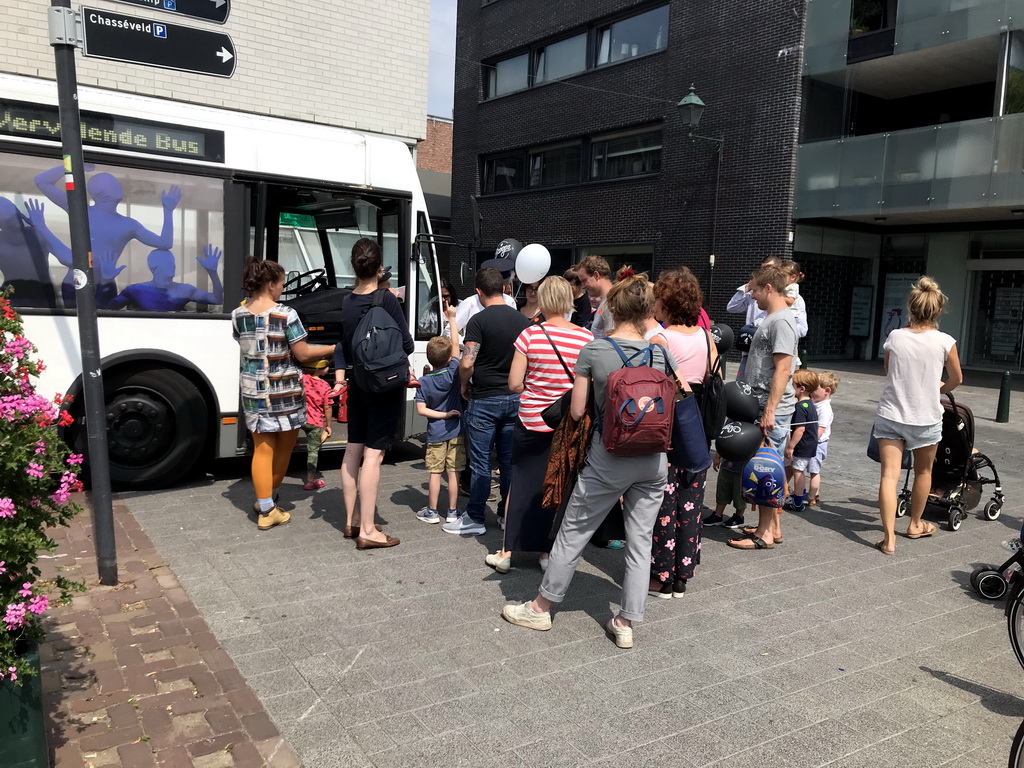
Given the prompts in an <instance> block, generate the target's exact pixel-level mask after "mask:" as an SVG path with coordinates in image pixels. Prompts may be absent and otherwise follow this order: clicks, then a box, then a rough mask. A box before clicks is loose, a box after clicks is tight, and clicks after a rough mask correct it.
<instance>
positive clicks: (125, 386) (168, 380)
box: [82, 368, 209, 489]
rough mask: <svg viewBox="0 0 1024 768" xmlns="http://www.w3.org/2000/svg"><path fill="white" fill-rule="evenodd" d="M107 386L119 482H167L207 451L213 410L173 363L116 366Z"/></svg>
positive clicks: (110, 446)
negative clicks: (142, 368)
mask: <svg viewBox="0 0 1024 768" xmlns="http://www.w3.org/2000/svg"><path fill="white" fill-rule="evenodd" d="M104 392H105V394H106V397H105V400H106V407H105V413H106V419H107V450H108V453H109V455H110V481H111V483H112V484H113V485H114V486H115V487H120V488H140V489H141V488H163V487H165V486H168V485H171V484H172V483H174V482H175V481H177V480H179V479H180V478H181V477H183V476H184V475H185V474H186V473H187V472H188V471H189V470H190V469H192V468H193V467H194V466H195V464H196V462H197V461H198V460H199V458H200V457H201V456H202V455H203V449H204V447H205V445H206V441H207V435H208V433H209V410H208V409H207V407H206V401H205V400H204V399H203V396H202V394H201V393H200V392H199V390H198V389H196V387H195V385H194V384H193V383H192V382H191V381H189V380H188V379H187V378H186V377H185V376H183V375H182V374H180V373H178V372H177V371H173V370H171V369H169V368H159V369H154V370H147V371H124V372H117V371H115V372H114V373H112V374H110V378H109V379H107V381H106V386H105V387H104ZM82 437H83V438H84V437H85V436H84V434H83V435H82Z"/></svg>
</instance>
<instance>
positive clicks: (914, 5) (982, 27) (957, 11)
mask: <svg viewBox="0 0 1024 768" xmlns="http://www.w3.org/2000/svg"><path fill="white" fill-rule="evenodd" d="M1022 22H1024V0H899V4H898V6H897V11H896V53H907V52H909V51H917V50H920V49H921V48H929V47H931V46H934V45H944V44H946V43H952V42H956V41H958V40H971V39H974V38H978V37H987V36H989V35H997V34H999V32H1000V31H1003V30H1006V29H1019V28H1021V24H1022Z"/></svg>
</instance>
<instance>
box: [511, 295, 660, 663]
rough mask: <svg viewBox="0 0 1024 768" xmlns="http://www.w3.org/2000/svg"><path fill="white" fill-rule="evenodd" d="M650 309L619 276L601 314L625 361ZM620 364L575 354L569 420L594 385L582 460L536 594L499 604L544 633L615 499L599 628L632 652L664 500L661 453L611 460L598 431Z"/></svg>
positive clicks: (608, 348)
mask: <svg viewBox="0 0 1024 768" xmlns="http://www.w3.org/2000/svg"><path fill="white" fill-rule="evenodd" d="M653 308H654V295H653V292H652V291H651V287H650V284H649V283H648V282H647V276H646V275H631V276H628V277H625V278H623V279H620V280H619V282H618V283H616V284H615V286H614V287H613V288H612V289H611V291H610V292H609V293H608V298H607V309H608V311H610V312H611V315H612V319H613V320H614V324H615V330H614V331H612V333H610V334H609V335H610V336H611V338H613V339H615V341H616V342H617V343H618V345H619V346H620V347H621V348H622V350H623V352H624V353H625V355H626V356H627V357H629V356H631V355H633V354H635V353H637V352H642V351H643V350H646V349H647V348H648V346H649V343H648V342H647V341H646V340H645V339H644V330H645V324H646V320H647V318H649V317H650V316H651V314H652V312H653ZM653 355H654V362H653V364H654V366H655V367H660V368H661V369H662V370H671V371H673V372H674V371H675V361H674V360H673V359H672V357H671V356H670V355H669V356H666V354H665V350H664V348H663V347H660V346H658V345H654V352H653ZM666 366H667V367H666ZM621 367H622V360H621V358H620V357H619V354H618V352H617V351H616V349H615V348H614V346H613V345H612V344H610V343H609V342H608V341H607V340H604V339H598V340H595V341H592V342H590V343H588V344H587V345H586V346H584V347H583V349H582V350H581V351H580V354H579V357H578V358H577V360H576V380H575V382H574V383H573V390H572V405H571V411H572V415H573V418H576V419H580V418H582V417H583V415H584V413H585V411H586V408H587V396H588V393H589V389H590V387H591V386H593V390H594V391H593V395H594V396H593V407H594V412H595V414H594V415H595V419H594V423H595V426H594V434H593V437H592V439H591V441H590V448H589V449H588V451H587V461H586V464H585V466H584V467H583V469H582V471H581V472H580V475H579V478H578V479H577V481H576V486H575V488H574V489H573V493H572V497H571V498H570V500H569V504H568V505H567V507H566V510H565V517H564V518H563V520H562V525H561V528H559V531H558V537H557V538H556V539H555V543H554V546H553V547H552V548H551V557H550V559H549V561H548V569H547V571H546V572H545V574H544V580H543V581H542V582H541V586H540V594H538V595H537V597H536V598H534V599H533V600H531V601H528V602H525V603H523V604H521V605H506V606H505V607H504V609H503V610H502V616H504V617H505V619H506V620H507V621H509V622H511V623H512V624H518V625H519V626H522V627H528V628H530V629H539V630H546V629H551V613H550V608H551V605H552V604H553V603H560V602H562V600H563V599H564V598H565V594H566V592H567V591H568V589H569V582H570V581H572V577H573V573H574V572H575V571H576V565H577V564H578V563H579V561H580V557H581V556H582V555H583V549H584V547H586V545H587V542H589V541H590V538H591V536H593V534H594V532H595V531H596V530H597V529H598V526H600V524H601V521H603V520H604V519H605V517H607V515H608V513H609V512H610V511H611V509H612V507H613V506H614V505H615V502H616V501H618V500H619V498H620V497H623V498H624V502H625V503H624V504H623V518H624V521H625V526H626V542H627V544H626V574H625V577H624V578H623V580H622V601H621V602H622V607H621V609H620V611H619V613H618V615H617V616H615V617H613V618H611V619H609V620H608V623H607V624H606V625H605V629H606V630H607V631H608V634H609V635H611V637H612V638H613V639H614V640H615V644H616V645H617V646H618V647H619V648H632V647H633V622H635V621H642V620H643V617H644V604H645V602H646V600H647V588H648V579H649V577H650V568H651V535H652V532H653V530H654V522H655V518H656V517H657V514H658V510H659V508H660V507H661V501H662V498H663V496H664V490H665V482H666V479H665V477H666V471H667V462H666V458H665V454H664V453H653V454H647V455H644V456H630V457H622V456H612V455H611V454H609V453H608V451H607V450H606V449H605V447H604V441H603V439H602V437H601V427H602V423H603V419H604V402H605V389H606V386H607V383H608V376H609V375H610V374H611V373H612V372H613V371H615V370H618V369H619V368H621Z"/></svg>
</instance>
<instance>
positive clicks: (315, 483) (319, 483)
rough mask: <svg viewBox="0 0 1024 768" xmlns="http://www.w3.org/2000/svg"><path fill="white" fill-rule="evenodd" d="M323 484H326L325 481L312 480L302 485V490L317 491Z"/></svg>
mask: <svg viewBox="0 0 1024 768" xmlns="http://www.w3.org/2000/svg"><path fill="white" fill-rule="evenodd" d="M325 485H327V483H325V482H324V481H323V480H314V481H313V482H311V483H306V484H305V485H304V486H302V490H304V491H318V490H320V489H321V488H323V487H324V486H325Z"/></svg>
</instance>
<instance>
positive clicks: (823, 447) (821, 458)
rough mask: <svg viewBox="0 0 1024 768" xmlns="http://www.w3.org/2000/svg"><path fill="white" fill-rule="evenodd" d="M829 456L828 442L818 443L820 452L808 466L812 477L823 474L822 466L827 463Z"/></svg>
mask: <svg viewBox="0 0 1024 768" xmlns="http://www.w3.org/2000/svg"><path fill="white" fill-rule="evenodd" d="M827 456H828V440H822V441H821V442H819V443H818V450H817V452H816V453H815V454H814V458H813V459H811V462H810V464H808V465H807V471H808V472H810V473H811V474H812V475H820V474H821V465H822V464H824V463H825V459H826V457H827Z"/></svg>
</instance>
